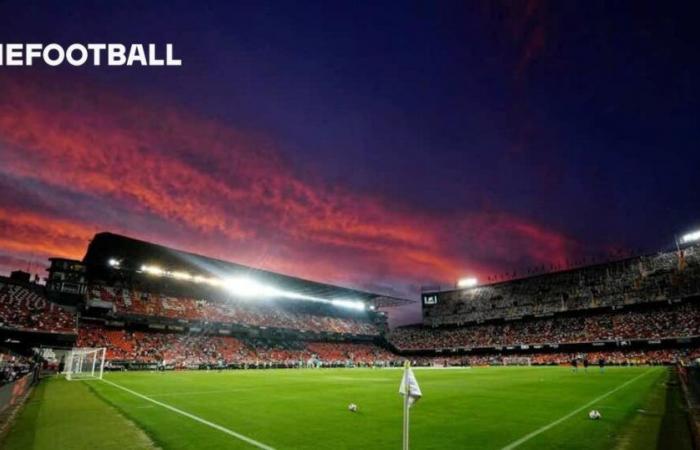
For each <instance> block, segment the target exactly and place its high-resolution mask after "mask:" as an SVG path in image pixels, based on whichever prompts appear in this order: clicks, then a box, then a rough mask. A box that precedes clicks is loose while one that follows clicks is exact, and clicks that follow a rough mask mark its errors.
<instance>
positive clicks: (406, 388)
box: [399, 361, 423, 450]
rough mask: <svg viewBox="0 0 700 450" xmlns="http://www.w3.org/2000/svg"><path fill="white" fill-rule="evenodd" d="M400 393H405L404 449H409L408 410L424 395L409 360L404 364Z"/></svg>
mask: <svg viewBox="0 0 700 450" xmlns="http://www.w3.org/2000/svg"><path fill="white" fill-rule="evenodd" d="M399 394H401V395H403V450H408V448H409V445H408V428H409V427H408V426H409V417H408V416H409V414H408V410H409V408H411V406H413V404H414V403H416V402H417V401H418V400H419V399H420V398H421V397H422V396H423V393H421V391H420V386H418V380H416V376H415V375H413V370H411V363H409V362H408V361H406V362H405V364H404V369H403V377H401V385H400V386H399Z"/></svg>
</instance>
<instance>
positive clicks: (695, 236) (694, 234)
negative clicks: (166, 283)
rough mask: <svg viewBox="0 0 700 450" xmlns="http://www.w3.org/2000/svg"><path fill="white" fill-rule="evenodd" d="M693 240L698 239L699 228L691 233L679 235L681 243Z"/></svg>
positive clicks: (699, 234)
mask: <svg viewBox="0 0 700 450" xmlns="http://www.w3.org/2000/svg"><path fill="white" fill-rule="evenodd" d="M695 241H700V230H697V231H693V232H692V233H688V234H685V235H683V236H682V237H681V243H683V244H687V243H689V242H695Z"/></svg>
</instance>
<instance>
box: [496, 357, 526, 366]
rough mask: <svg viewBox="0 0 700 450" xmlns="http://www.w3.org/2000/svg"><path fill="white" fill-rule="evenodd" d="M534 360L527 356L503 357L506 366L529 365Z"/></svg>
mask: <svg viewBox="0 0 700 450" xmlns="http://www.w3.org/2000/svg"><path fill="white" fill-rule="evenodd" d="M531 363H532V361H530V358H528V357H527V356H506V357H504V358H503V365H504V366H529V365H531Z"/></svg>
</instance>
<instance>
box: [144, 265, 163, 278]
mask: <svg viewBox="0 0 700 450" xmlns="http://www.w3.org/2000/svg"><path fill="white" fill-rule="evenodd" d="M141 271H142V272H146V273H148V274H150V275H155V276H158V277H160V276H162V275H164V274H165V271H164V270H163V269H161V268H160V267H157V266H141Z"/></svg>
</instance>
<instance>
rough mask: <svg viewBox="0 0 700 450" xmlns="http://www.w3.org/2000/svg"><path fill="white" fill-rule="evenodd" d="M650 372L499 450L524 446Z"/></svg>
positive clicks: (626, 382) (649, 371)
mask: <svg viewBox="0 0 700 450" xmlns="http://www.w3.org/2000/svg"><path fill="white" fill-rule="evenodd" d="M652 371H653V369H649V370H647V371H645V372H644V373H642V374H639V375H637V376H636V377H634V378H632V379H631V380H627V381H625V382H624V383H622V384H621V385H619V386H617V387H616V388H614V389H612V390H610V391H608V392H606V393H605V394H603V395H601V396H599V397H596V398H594V399H593V400H591V401H590V402H588V403H586V404H585V405H583V406H580V407H578V408H576V409H575V410H573V411H571V412H570V413H568V414H566V415H565V416H562V417H560V418H558V419H557V420H555V421H553V422H550V423H548V424H547V425H545V426H543V427H541V428H538V429H536V430H535V431H533V432H532V433H529V434H526V435H525V436H523V437H521V438H520V439H518V440H516V441H513V442H511V443H510V444H508V445H506V446H505V447H503V448H502V449H501V450H512V449H514V448H516V447H518V446H520V445H522V444H524V443H525V442H527V441H529V440H530V439H532V438H534V437H535V436H537V435H539V434H542V433H544V432H545V431H547V430H549V429H550V428H554V427H555V426H557V425H559V424H560V423H562V422H564V421H565V420H567V419H570V418H571V417H573V416H575V415H576V414H578V413H580V412H581V411H583V410H584V409H586V408H588V407H590V406H593V405H595V404H596V403H598V402H599V401H601V400H603V399H605V398H607V397H609V396H611V395H613V394H614V393H616V392H617V391H619V390H620V389H624V388H625V387H627V386H629V385H630V384H632V383H634V382H635V381H637V380H638V379H640V378H642V377H643V376H644V375H646V374H648V373H651V372H652Z"/></svg>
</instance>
